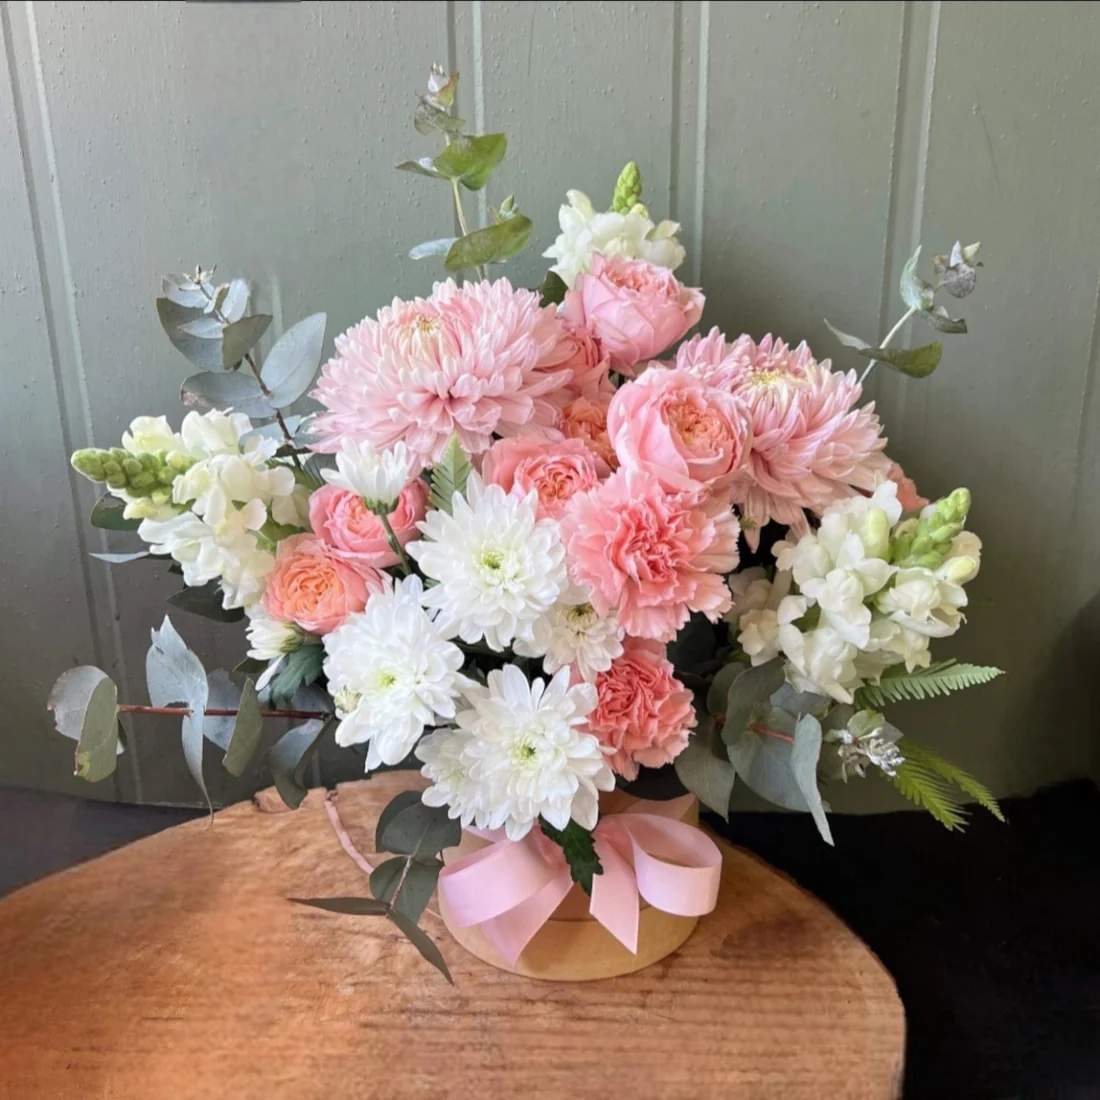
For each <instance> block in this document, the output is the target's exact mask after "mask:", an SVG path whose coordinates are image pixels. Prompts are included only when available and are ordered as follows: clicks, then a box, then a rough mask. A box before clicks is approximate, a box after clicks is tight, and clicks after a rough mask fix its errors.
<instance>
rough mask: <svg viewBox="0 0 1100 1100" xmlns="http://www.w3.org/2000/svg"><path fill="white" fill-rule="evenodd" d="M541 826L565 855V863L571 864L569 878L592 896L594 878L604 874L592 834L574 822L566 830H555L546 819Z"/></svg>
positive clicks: (542, 820)
mask: <svg viewBox="0 0 1100 1100" xmlns="http://www.w3.org/2000/svg"><path fill="white" fill-rule="evenodd" d="M539 825H541V826H542V831H543V832H544V833H545V834H546V836H548V837H549V838H550V839H551V840H552V841H553V842H554V843H555V844H557V845H559V846H560V848H561V850H562V852H563V853H564V854H565V862H566V863H568V864H569V877H570V878H571V879H572V880H573V881H574V882H575V883H576V884H577V885H578V886H579V887H580V888H581V889H582V890H583V891H584V892H585V893H586V894H588V895H589V896H591V894H592V876H593V875H602V874H603V865H602V864H601V863H600V857H599V856H598V855H596V842H595V840H593V838H592V834H591V833H590V832H589V831H588V830H587V829H585V828H583V827H582V826H580V825H578V824H577V823H576V822H575V821H572V820H570V822H569V824H568V825H566V827H565V828H564V829H555V828H554V826H553V825H551V824H550V823H549V822H548V821H547V820H546V819H545V818H541V817H540V818H539Z"/></svg>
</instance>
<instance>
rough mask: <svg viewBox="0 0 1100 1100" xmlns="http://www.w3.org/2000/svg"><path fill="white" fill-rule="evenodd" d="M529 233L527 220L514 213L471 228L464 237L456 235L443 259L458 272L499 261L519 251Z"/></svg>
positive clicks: (529, 224)
mask: <svg viewBox="0 0 1100 1100" xmlns="http://www.w3.org/2000/svg"><path fill="white" fill-rule="evenodd" d="M530 236H531V219H530V218H528V217H526V216H525V215H523V214H516V215H515V216H514V217H511V218H508V220H507V221H503V222H500V223H499V224H498V225H490V226H486V228H484V229H475V230H474V232H473V233H468V234H467V235H466V236H465V237H459V238H458V240H457V241H455V243H454V244H453V245H451V249H450V251H449V252H448V253H447V259H446V260H445V261H444V265H443V266H444V267H446V269H447V270H448V271H462V270H464V269H465V268H468V267H478V266H479V265H481V264H493V263H501V262H502V261H504V260H507V259H508V258H509V257H511V256H514V255H515V254H516V253H517V252H521V251H522V250H523V249H524V248H525V247H526V245H527V241H528V238H529V237H530Z"/></svg>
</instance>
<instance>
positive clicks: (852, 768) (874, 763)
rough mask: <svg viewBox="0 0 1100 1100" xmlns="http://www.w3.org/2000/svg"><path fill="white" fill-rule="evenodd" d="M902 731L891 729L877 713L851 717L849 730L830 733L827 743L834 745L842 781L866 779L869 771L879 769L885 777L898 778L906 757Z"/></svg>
mask: <svg viewBox="0 0 1100 1100" xmlns="http://www.w3.org/2000/svg"><path fill="white" fill-rule="evenodd" d="M900 739H901V731H900V730H899V729H897V728H896V727H894V726H891V725H890V724H889V723H888V722H887V721H886V719H885V718H884V717H883V716H882V715H881V714H879V713H878V712H877V711H872V710H861V711H859V712H858V713H856V714H854V715H852V717H851V719H849V721H848V724H847V726H845V727H844V728H843V729H839V730H831V731H830V732H829V733H827V734H826V735H825V740H826V741H827V742H829V743H830V744H833V745H835V747H836V754H837V758H838V763H839V766H840V778H841V779H843V780H844V781H845V782H847V780H848V776H850V775H856V776H859V778H860V779H863V778H864V777H865V776H866V774H867V769H868V768H878V769H879V770H880V771H881V772H882V773H883V774H884V775H888V776H890V777H893V776H895V775H897V773H898V768H900V767H901V765H902V764H904V763H905V757H904V756H903V755H902V752H901V749H899V748H898V741H899V740H900Z"/></svg>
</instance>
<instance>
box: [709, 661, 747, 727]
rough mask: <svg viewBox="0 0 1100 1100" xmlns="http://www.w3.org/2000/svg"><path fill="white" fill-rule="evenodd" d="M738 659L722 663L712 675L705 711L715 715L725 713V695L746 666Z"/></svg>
mask: <svg viewBox="0 0 1100 1100" xmlns="http://www.w3.org/2000/svg"><path fill="white" fill-rule="evenodd" d="M748 667H749V666H748V665H744V664H742V663H741V662H739V661H731V662H730V663H729V664H728V665H723V666H722V667H721V668H720V669H719V670H718V671H717V672H716V673H715V676H714V679H713V680H712V681H711V683H710V687H709V688H708V689H707V713H708V714H711V715H714V716H715V717H717V716H718V715H719V714H725V713H726V706H727V702H726V697H727V696H728V695H729V691H730V685H731V684H732V683H733V681H734V680H735V679H737V677H738V676H740V675H741V673H742V672H744V671H745V669H746V668H748Z"/></svg>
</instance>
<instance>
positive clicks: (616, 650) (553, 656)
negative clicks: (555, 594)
mask: <svg viewBox="0 0 1100 1100" xmlns="http://www.w3.org/2000/svg"><path fill="white" fill-rule="evenodd" d="M625 633H626V632H625V631H624V630H623V628H622V627H621V626H620V625H619V621H618V617H617V616H616V615H615V612H614V611H612V612H610V613H609V614H607V615H599V614H598V613H597V612H596V610H595V608H594V607H593V606H592V604H591V603H590V602H589V593H588V590H587V589H586V588H584V587H580V586H570V587H569V588H567V589H566V590H565V591H564V592H563V593H562V594H561V596H560V598H559V599H558V602H557V603H555V604H554V606H553V607H551V608H550V610H549V611H547V612H546V614H545V615H543V616H542V617H541V618H539V619H536V620H535V623H534V626H533V627H532V628H531V636H530V637H529V638H518V639H517V640H516V642H515V644H514V646H513V648H514V649H515V651H516V653H518V654H519V655H520V656H521V657H541V658H542V667H543V668H544V669H545V670H546V671H547V672H548V673H549V674H550V675H553V674H554V673H555V672H557V671H558V669H561V668H565V667H567V666H572V667H573V668H574V669H575V670H576V672H577V674H578V675H579V676H580V677H581V679H583V680H595V679H596V676H597V675H598V674H599V673H601V672H606V671H607V670H608V669H609V668H610V667H611V662H612V661H613V660H614V659H615V658H616V657H620V656H621V655H622V652H623V636H624V634H625Z"/></svg>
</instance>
